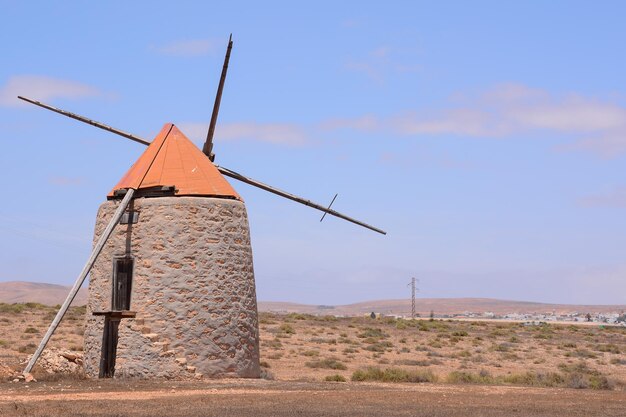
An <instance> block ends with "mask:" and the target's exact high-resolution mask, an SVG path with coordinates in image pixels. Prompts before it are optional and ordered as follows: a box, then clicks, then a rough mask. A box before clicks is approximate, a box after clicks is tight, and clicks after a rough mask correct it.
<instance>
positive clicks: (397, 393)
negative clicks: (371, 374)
mask: <svg viewBox="0 0 626 417" xmlns="http://www.w3.org/2000/svg"><path fill="white" fill-rule="evenodd" d="M28 385H29V386H28V387H26V386H25V385H23V384H20V385H18V384H5V385H4V386H2V388H3V391H2V392H0V415H2V416H7V417H8V416H33V417H43V416H65V415H71V416H110V417H113V416H142V417H143V416H146V417H148V416H150V417H157V416H170V417H179V416H180V417H183V416H184V417H187V416H242V417H247V416H251V417H262V416H332V415H341V416H380V417H385V416H424V417H425V416H429V417H440V416H441V417H456V416H459V417H460V416H463V417H466V416H484V417H492V416H493V417H495V416H498V417H505V416H506V417H509V416H523V417H538V416H568V417H576V416H580V417H592V416H606V417H618V416H620V417H623V416H624V415H625V411H626V396H624V395H623V393H618V392H615V391H594V390H574V389H555V388H521V387H491V386H490V387H486V386H476V385H471V386H470V385H467V386H462V385H443V384H384V383H376V384H368V383H353V382H349V383H331V382H326V383H322V382H297V381H265V380H246V381H205V382H180V381H178V382H174V381H160V382H154V381H153V382H147V381H140V382H128V381H119V380H117V381H110V380H109V381H89V382H73V383H58V382H55V383H46V384H44V383H37V384H28Z"/></svg>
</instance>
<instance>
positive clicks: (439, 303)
mask: <svg viewBox="0 0 626 417" xmlns="http://www.w3.org/2000/svg"><path fill="white" fill-rule="evenodd" d="M69 291H70V287H66V286H63V285H57V284H44V283H38V282H23V281H11V282H0V302H2V303H26V302H35V303H41V304H47V305H57V304H61V303H63V301H64V300H65V297H67V294H68V293H69ZM416 301H417V302H416V307H417V308H416V310H417V312H418V313H419V314H420V315H422V316H426V315H428V314H430V311H431V310H432V311H434V312H435V314H437V315H441V314H456V313H463V312H466V311H471V312H475V313H483V312H486V311H491V312H493V313H495V314H505V313H551V312H553V311H555V312H556V313H569V312H583V313H587V312H594V313H608V312H619V311H625V310H626V305H573V304H545V303H534V302H528V301H509V300H496V299H492V298H418V299H417V300H416ZM86 303H87V290H86V288H81V290H80V291H79V292H78V295H77V296H76V299H75V300H74V303H72V305H77V306H78V305H84V304H86ZM259 311H267V312H278V313H308V314H334V315H345V316H355V315H362V314H368V313H371V312H372V311H375V312H377V313H383V314H398V315H403V314H404V315H408V314H410V312H411V300H409V299H404V300H372V301H364V302H361V303H355V304H346V305H336V306H333V305H312V304H298V303H289V302H282V301H260V302H259Z"/></svg>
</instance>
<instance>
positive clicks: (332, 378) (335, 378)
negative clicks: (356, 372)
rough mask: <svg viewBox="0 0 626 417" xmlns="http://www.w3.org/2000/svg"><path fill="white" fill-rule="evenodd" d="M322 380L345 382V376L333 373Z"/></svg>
mask: <svg viewBox="0 0 626 417" xmlns="http://www.w3.org/2000/svg"><path fill="white" fill-rule="evenodd" d="M324 381H330V382H346V378H345V377H344V376H343V375H339V374H334V375H328V376H326V378H324Z"/></svg>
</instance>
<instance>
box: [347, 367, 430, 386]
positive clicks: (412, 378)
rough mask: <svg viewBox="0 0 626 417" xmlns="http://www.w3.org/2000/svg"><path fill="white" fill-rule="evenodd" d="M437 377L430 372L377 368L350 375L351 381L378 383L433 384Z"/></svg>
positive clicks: (358, 371)
mask: <svg viewBox="0 0 626 417" xmlns="http://www.w3.org/2000/svg"><path fill="white" fill-rule="evenodd" d="M436 380H437V377H436V376H435V375H434V374H433V373H432V372H431V371H406V370H404V369H401V368H386V369H384V370H382V369H380V368H377V367H372V366H370V367H368V368H365V369H359V370H357V371H355V372H354V373H353V374H352V381H380V382H416V383H419V382H435V381H436Z"/></svg>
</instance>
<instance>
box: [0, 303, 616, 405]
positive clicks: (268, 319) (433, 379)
mask: <svg viewBox="0 0 626 417" xmlns="http://www.w3.org/2000/svg"><path fill="white" fill-rule="evenodd" d="M54 313H55V309H54V308H53V307H48V306H45V305H41V304H36V303H29V304H0V376H1V377H2V381H3V382H2V383H0V415H2V416H4V415H35V416H37V415H41V416H44V415H63V414H66V415H89V416H92V415H93V416H95V415H137V416H144V415H146V416H148V415H172V416H195V415H244V416H245V415H255V416H259V415H331V414H341V415H355V416H357V415H382V416H385V415H417V416H422V415H423V416H457V415H458V416H461V415H484V416H510V415H523V416H548V415H549V416H552V415H568V416H577V415H580V416H596V415H597V416H624V415H626V413H625V412H624V410H626V328H623V327H622V328H617V327H608V326H574V325H554V324H550V325H531V326H528V325H524V324H523V323H505V322H479V321H476V322H472V321H449V320H445V321H444V320H432V321H431V320H429V319H424V320H415V321H413V320H402V319H393V318H383V319H372V318H369V317H353V318H336V317H334V316H312V315H305V314H299V313H291V314H273V313H262V314H261V317H260V323H259V326H260V334H261V360H262V366H263V368H264V370H265V379H263V380H225V381H129V380H97V381H88V380H84V379H83V377H82V376H81V375H80V373H69V374H58V373H57V374H49V373H47V372H46V371H45V370H44V369H43V368H42V366H43V365H44V364H45V363H44V362H42V364H41V366H39V365H38V366H37V367H36V368H35V370H34V376H35V378H36V379H37V380H38V381H37V382H30V383H24V382H20V383H11V382H9V381H11V380H12V379H13V377H14V375H15V374H16V373H18V372H19V371H20V370H21V369H22V367H23V364H24V361H25V360H26V358H27V357H28V355H29V354H31V353H32V352H33V351H34V349H35V347H36V344H37V343H38V341H39V339H40V338H41V336H42V335H43V333H44V332H45V329H46V328H47V326H48V324H49V323H50V321H51V320H52V318H53V316H54ZM83 315H84V308H83V307H73V308H72V309H71V310H70V313H69V314H68V316H67V317H66V318H65V319H64V321H63V322H62V325H61V327H60V328H59V330H58V331H57V333H56V334H55V336H54V337H53V339H52V341H51V343H50V344H49V348H50V351H51V352H55V351H56V350H58V349H61V350H65V351H70V352H72V354H80V350H81V346H82V330H83V323H84V316H83ZM61 361H66V359H64V358H61ZM74 368H75V367H74ZM155 407H158V410H159V411H158V412H155V411H154V410H155Z"/></svg>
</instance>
